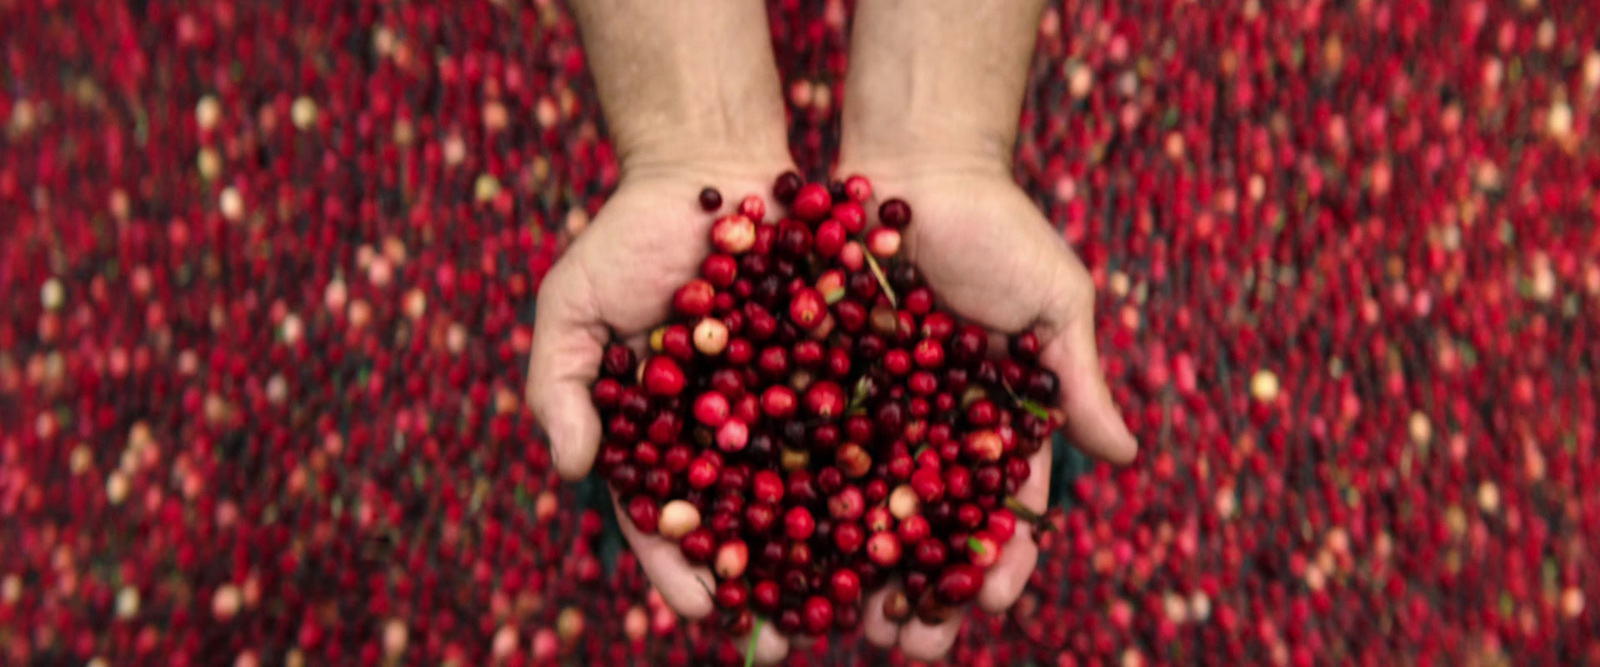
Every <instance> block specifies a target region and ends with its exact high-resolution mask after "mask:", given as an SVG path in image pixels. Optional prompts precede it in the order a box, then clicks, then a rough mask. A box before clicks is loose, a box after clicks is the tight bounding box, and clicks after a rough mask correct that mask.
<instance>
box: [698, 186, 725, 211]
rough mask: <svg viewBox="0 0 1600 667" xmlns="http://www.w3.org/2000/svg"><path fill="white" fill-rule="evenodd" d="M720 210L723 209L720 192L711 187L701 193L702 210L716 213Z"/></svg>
mask: <svg viewBox="0 0 1600 667" xmlns="http://www.w3.org/2000/svg"><path fill="white" fill-rule="evenodd" d="M719 208H722V193H721V192H718V191H717V189H716V188H710V187H708V188H705V189H703V190H701V191H700V210H702V211H705V212H707V213H714V212H716V210H717V209H719Z"/></svg>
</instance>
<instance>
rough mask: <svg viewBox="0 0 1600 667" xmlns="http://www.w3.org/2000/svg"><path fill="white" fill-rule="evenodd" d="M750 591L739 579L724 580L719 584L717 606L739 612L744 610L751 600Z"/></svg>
mask: <svg viewBox="0 0 1600 667" xmlns="http://www.w3.org/2000/svg"><path fill="white" fill-rule="evenodd" d="M749 595H750V591H749V590H748V589H746V588H745V585H744V582H743V581H739V580H737V579H731V578H730V579H723V580H722V581H721V582H720V583H718V584H717V595H716V598H717V606H718V607H721V608H723V609H730V610H737V609H742V608H744V605H745V602H746V601H747V600H748V599H749Z"/></svg>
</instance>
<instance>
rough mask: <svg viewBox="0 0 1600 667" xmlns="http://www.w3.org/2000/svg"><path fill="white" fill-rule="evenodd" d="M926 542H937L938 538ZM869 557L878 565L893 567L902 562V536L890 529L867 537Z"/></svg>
mask: <svg viewBox="0 0 1600 667" xmlns="http://www.w3.org/2000/svg"><path fill="white" fill-rule="evenodd" d="M925 542H929V543H935V542H938V540H925ZM941 546H942V545H941ZM867 558H869V559H871V560H872V562H873V563H874V564H876V565H877V566H878V567H884V568H888V567H893V566H894V565H895V564H896V563H898V562H900V538H899V537H897V536H896V535H895V534H894V533H892V532H889V531H883V532H878V533H873V534H872V537H869V538H867Z"/></svg>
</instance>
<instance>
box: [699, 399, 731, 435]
mask: <svg viewBox="0 0 1600 667" xmlns="http://www.w3.org/2000/svg"><path fill="white" fill-rule="evenodd" d="M731 410H732V408H731V406H729V405H728V398H727V397H726V396H723V395H722V394H719V393H716V392H706V393H704V394H701V395H700V396H699V397H698V398H696V399H695V401H694V418H695V419H696V420H697V421H699V422H700V423H701V424H705V425H706V426H709V427H711V428H717V427H719V426H722V424H723V423H724V422H726V421H728V415H729V412H730V411H731Z"/></svg>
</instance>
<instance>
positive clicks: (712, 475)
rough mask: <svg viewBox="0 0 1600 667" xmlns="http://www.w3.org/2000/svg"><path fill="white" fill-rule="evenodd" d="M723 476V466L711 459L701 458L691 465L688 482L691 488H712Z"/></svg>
mask: <svg viewBox="0 0 1600 667" xmlns="http://www.w3.org/2000/svg"><path fill="white" fill-rule="evenodd" d="M721 475H722V465H721V464H719V463H717V462H716V460H715V459H712V458H710V457H706V456H701V457H699V458H697V459H695V460H694V461H692V462H690V463H689V475H688V482H689V486H690V487H691V488H696V489H706V488H710V487H711V486H712V485H713V484H716V483H717V479H719V478H720V477H721Z"/></svg>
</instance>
